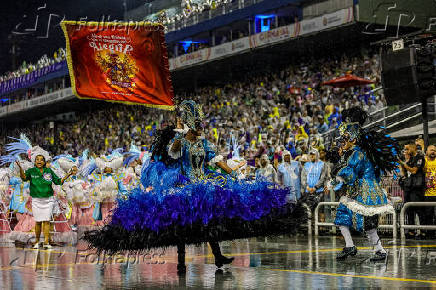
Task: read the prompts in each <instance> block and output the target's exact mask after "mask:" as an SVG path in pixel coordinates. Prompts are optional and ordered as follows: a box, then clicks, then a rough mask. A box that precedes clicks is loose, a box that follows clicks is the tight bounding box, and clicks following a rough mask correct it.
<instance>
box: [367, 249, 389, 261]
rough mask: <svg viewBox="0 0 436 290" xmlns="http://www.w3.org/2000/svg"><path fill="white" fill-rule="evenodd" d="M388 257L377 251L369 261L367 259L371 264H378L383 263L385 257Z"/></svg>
mask: <svg viewBox="0 0 436 290" xmlns="http://www.w3.org/2000/svg"><path fill="white" fill-rule="evenodd" d="M387 256H388V255H387V254H386V253H384V252H382V251H377V252H375V254H374V256H372V257H371V259H369V260H370V261H371V262H379V261H384V260H386V257H387Z"/></svg>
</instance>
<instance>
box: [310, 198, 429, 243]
mask: <svg viewBox="0 0 436 290" xmlns="http://www.w3.org/2000/svg"><path fill="white" fill-rule="evenodd" d="M435 204H436V203H435ZM322 206H335V207H338V206H339V202H333V201H332V202H320V203H318V205H317V206H316V208H315V213H314V216H315V236H318V234H319V227H320V226H321V227H336V225H335V224H334V223H327V222H320V221H319V220H318V216H319V209H320V207H322ZM389 214H391V215H392V224H391V225H390V224H387V225H383V224H381V225H379V226H378V228H379V229H389V230H392V238H393V239H394V240H396V239H397V214H396V212H395V211H394V212H390V213H387V215H389ZM435 229H436V226H435Z"/></svg>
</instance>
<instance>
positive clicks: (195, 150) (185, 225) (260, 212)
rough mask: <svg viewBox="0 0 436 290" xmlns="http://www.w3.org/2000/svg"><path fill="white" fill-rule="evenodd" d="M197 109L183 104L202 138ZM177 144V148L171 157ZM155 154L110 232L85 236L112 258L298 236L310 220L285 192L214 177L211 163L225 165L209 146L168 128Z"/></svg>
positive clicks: (230, 177)
mask: <svg viewBox="0 0 436 290" xmlns="http://www.w3.org/2000/svg"><path fill="white" fill-rule="evenodd" d="M196 106H197V105H196V104H195V103H194V102H192V101H185V102H183V103H182V105H181V107H182V116H181V118H182V120H183V121H184V123H185V124H187V125H188V126H189V128H190V129H191V130H193V131H196V132H199V130H200V129H199V128H200V127H199V124H198V123H199V121H200V120H201V110H199V109H198V108H197V107H196ZM175 143H178V144H179V146H178V147H179V148H178V149H176V150H173V148H172V147H173V146H176V145H174V144H175ZM152 152H153V155H152V159H153V161H152V162H151V163H150V165H149V166H147V167H145V168H144V169H143V172H142V174H141V184H142V187H138V188H136V189H134V190H133V191H132V192H131V193H130V194H129V196H128V199H120V200H118V206H117V207H116V209H115V210H114V213H113V216H112V220H111V222H110V223H109V224H108V225H106V226H105V227H103V228H102V229H100V230H98V231H91V232H87V233H86V234H85V240H87V241H88V242H90V244H91V246H93V247H95V248H97V249H98V250H100V251H108V252H110V253H115V252H120V251H125V250H134V251H141V250H147V249H150V248H156V247H168V246H178V247H180V245H183V247H184V245H185V244H199V243H203V242H209V243H210V244H211V246H212V245H213V244H215V245H217V244H218V242H220V241H224V240H233V239H239V238H249V237H255V236H269V235H280V234H292V233H294V232H295V231H296V229H297V228H298V225H301V224H303V221H304V220H305V219H307V216H306V215H305V211H304V209H303V207H302V206H301V205H300V204H296V203H289V202H288V196H287V195H288V194H289V191H288V190H286V189H282V188H279V187H278V186H277V185H275V184H271V183H268V182H266V181H256V182H249V181H238V180H237V179H235V178H234V174H229V175H222V174H219V173H216V172H210V171H208V170H207V169H206V164H207V163H208V162H217V163H219V162H220V158H219V157H217V156H216V155H215V150H214V147H213V145H212V144H211V143H209V142H208V141H207V140H205V139H202V138H196V139H195V140H194V141H193V140H188V139H187V138H185V137H184V136H182V134H181V133H180V132H178V133H177V134H176V132H175V130H174V127H167V128H166V129H163V130H162V131H160V132H158V134H157V135H155V139H154V142H153V145H152ZM141 188H142V189H141ZM151 188H152V190H151V191H147V190H144V189H151ZM218 249H219V247H218ZM212 250H213V251H214V247H212ZM214 254H215V257H217V255H216V253H215V252H214ZM219 255H220V253H219ZM179 256H180V252H179ZM216 264H217V263H216ZM217 266H218V264H217Z"/></svg>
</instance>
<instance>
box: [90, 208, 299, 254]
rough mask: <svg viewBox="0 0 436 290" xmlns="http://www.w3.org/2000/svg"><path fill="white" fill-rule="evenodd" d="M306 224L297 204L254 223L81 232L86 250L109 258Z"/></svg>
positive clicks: (111, 227) (229, 221)
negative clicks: (112, 255) (113, 255)
mask: <svg viewBox="0 0 436 290" xmlns="http://www.w3.org/2000/svg"><path fill="white" fill-rule="evenodd" d="M305 221H307V209H306V208H305V207H304V205H302V204H301V203H298V204H292V203H291V204H287V205H286V206H285V207H283V208H280V209H276V210H274V211H273V212H271V213H270V214H269V215H266V216H264V217H262V218H260V219H258V220H254V221H245V220H243V219H240V218H233V219H230V218H229V219H225V220H220V221H210V222H209V223H208V224H207V225H204V224H203V223H201V222H199V223H194V224H191V225H189V226H183V227H182V226H179V225H174V226H169V227H168V228H166V229H165V230H162V231H160V232H155V231H151V230H149V229H138V230H135V231H127V230H126V229H124V228H123V227H121V226H117V225H106V226H104V227H103V228H102V229H100V230H94V231H88V232H85V236H84V239H85V240H86V241H87V242H89V244H90V248H95V249H97V251H98V252H102V251H105V252H107V253H110V254H114V253H119V252H124V251H147V250H150V249H153V248H165V247H170V246H176V245H177V244H179V243H184V244H187V245H189V244H200V243H204V242H211V241H212V242H213V241H216V242H220V241H225V240H234V239H244V238H251V237H260V236H277V235H289V234H293V233H295V232H296V231H297V230H298V229H299V228H300V227H301V225H303V224H305Z"/></svg>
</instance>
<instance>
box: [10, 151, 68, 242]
mask: <svg viewBox="0 0 436 290" xmlns="http://www.w3.org/2000/svg"><path fill="white" fill-rule="evenodd" d="M49 159H50V156H49V154H48V152H47V151H45V150H43V149H42V148H35V147H34V148H32V156H31V160H32V162H33V163H34V164H35V167H33V168H30V169H28V170H26V172H24V170H23V169H22V168H21V165H20V163H18V162H17V166H18V167H19V169H20V177H21V179H22V180H23V181H29V183H30V196H31V197H32V213H33V217H34V219H35V223H36V224H35V238H36V241H35V245H34V248H35V249H37V248H39V238H40V236H41V229H43V232H44V247H45V248H48V249H50V248H51V245H50V221H51V219H52V211H53V206H54V197H53V188H52V184H56V185H62V184H63V183H64V181H65V179H66V178H68V177H69V176H70V175H71V173H69V174H68V175H66V176H64V177H63V178H62V179H60V178H59V177H58V176H57V175H56V174H55V173H54V171H53V170H52V169H50V168H47V167H46V160H49Z"/></svg>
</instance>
